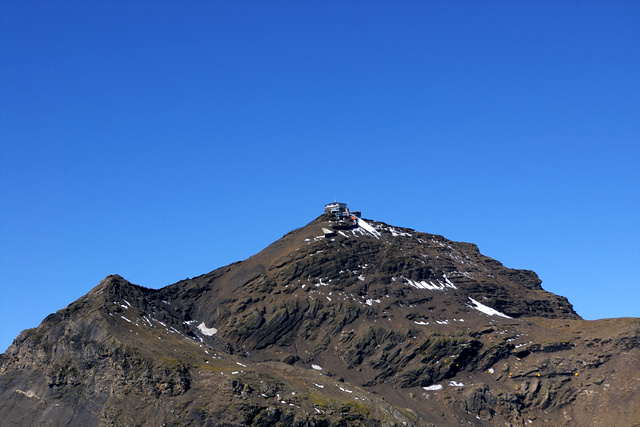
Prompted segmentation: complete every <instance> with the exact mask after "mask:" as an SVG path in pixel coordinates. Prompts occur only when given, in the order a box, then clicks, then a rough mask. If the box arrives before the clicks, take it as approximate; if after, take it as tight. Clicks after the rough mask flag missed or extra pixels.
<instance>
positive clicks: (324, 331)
mask: <svg viewBox="0 0 640 427" xmlns="http://www.w3.org/2000/svg"><path fill="white" fill-rule="evenodd" d="M328 206H329V205H328ZM330 208H331V206H329V207H328V209H327V211H326V212H325V213H324V214H323V215H321V216H319V217H318V218H316V219H315V220H313V221H311V222H310V223H309V224H307V225H306V226H304V227H302V228H299V229H297V230H294V231H292V232H290V233H288V234H286V235H285V236H284V237H282V238H281V239H279V240H278V241H276V242H274V243H273V244H271V245H270V246H268V247H267V248H265V249H264V250H262V251H261V252H260V253H258V254H256V255H254V256H252V257H251V258H249V259H247V260H244V261H241V262H236V263H233V264H231V265H228V266H226V267H223V268H219V269H217V270H215V271H212V272H210V273H207V274H204V275H202V276H198V277H195V278H193V279H187V280H183V281H180V282H178V283H175V284H173V285H170V286H167V287H165V288H162V289H148V288H145V287H141V286H138V285H134V284H132V283H129V282H128V281H127V280H125V279H124V278H122V277H120V276H116V275H113V276H108V277H106V278H105V279H104V280H103V281H102V282H100V284H99V285H98V286H96V287H95V288H93V289H92V290H91V291H90V292H89V293H88V294H86V295H85V296H83V297H82V298H80V299H79V300H77V301H75V302H73V303H72V304H70V305H69V306H68V307H66V308H64V309H62V310H60V311H58V312H56V313H54V314H51V315H50V316H48V317H47V318H46V319H44V321H43V322H42V324H41V325H40V326H38V327H37V328H35V329H29V330H26V331H23V332H22V333H21V334H20V335H19V336H18V337H17V338H16V340H15V341H14V343H13V344H12V345H11V346H10V347H9V349H8V350H7V351H6V352H5V353H4V354H2V355H0V419H1V420H2V425H3V426H49V425H50V426H229V427H231V426H276V425H279V426H298V427H313V426H327V427H329V426H458V425H460V426H461V425H465V426H523V425H526V426H563V425H566V426H612V425H616V426H639V425H640V339H639V337H640V319H637V318H619V319H605V320H598V321H585V320H583V319H581V318H580V316H578V314H576V312H575V311H574V310H573V308H572V306H571V304H570V303H569V302H568V301H567V299H566V298H564V297H561V296H557V295H554V294H552V293H549V292H547V291H545V290H544V289H543V288H542V287H541V281H540V279H539V278H538V277H537V275H536V274H535V273H534V272H532V271H526V270H513V269H509V268H506V267H504V266H503V265H502V264H501V263H500V262H498V261H496V260H493V259H491V258H488V257H486V256H484V255H482V254H481V253H480V251H479V250H478V248H477V246H475V245H474V244H471V243H460V242H454V241H451V240H448V239H446V238H444V237H442V236H438V235H432V234H426V233H421V232H417V231H415V230H412V229H407V228H401V227H394V226H390V225H387V224H385V223H382V222H376V221H372V220H365V219H362V218H359V217H358V216H357V215H353V214H351V213H349V212H348V210H346V205H345V206H344V207H342V206H338V209H337V210H333V211H332V210H331V209H330Z"/></svg>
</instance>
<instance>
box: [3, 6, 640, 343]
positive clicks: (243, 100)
mask: <svg viewBox="0 0 640 427" xmlns="http://www.w3.org/2000/svg"><path fill="white" fill-rule="evenodd" d="M639 22H640V2H637V1H612V2H604V1H593V2H592V1H553V2H552V1H541V2H537V1H409V0H406V1H393V2H392V1H384V2H382V1H318V2H300V1H269V2H259V1H212V2H208V1H137V2H126V1H109V2H94V1H85V2H75V1H74V2H71V1H68V2H67V1H5V0H0V31H1V32H0V143H1V151H0V227H1V228H0V239H1V240H0V292H1V293H0V313H1V314H0V316H1V319H0V324H1V325H2V327H1V328H0V351H3V350H4V349H5V348H6V347H7V346H8V345H9V344H10V343H11V341H12V340H13V339H14V338H15V337H16V336H17V335H18V333H19V332H20V331H21V330H23V329H26V328H31V327H35V326H37V325H38V324H39V323H40V321H41V320H42V319H44V317H46V316H47V315H48V314H49V313H52V312H54V311H56V310H58V309H61V308H63V307H65V306H66V305H68V304H69V303H71V302H72V301H74V300H75V299H77V298H79V297H80V296H82V295H84V294H85V293H87V292H88V291H89V290H90V289H91V288H92V287H93V286H95V285H97V284H98V283H99V282H100V280H101V279H102V278H104V277H105V276H106V275H108V274H120V275H122V276H123V277H125V278H126V279H128V280H130V281H131V282H133V283H136V284H140V285H143V286H147V287H155V288H157V287H162V286H165V285H168V284H171V283H174V282H176V281H178V280H180V279H183V278H186V277H193V276H197V275H200V274H203V273H206V272H208V271H211V270H213V269H215V268H218V267H220V266H223V265H226V264H228V263H230V262H233V261H237V260H242V259H245V258H248V257H249V256H251V255H252V254H254V253H256V252H258V251H259V250H260V249H262V248H263V247H265V246H267V245H268V244H269V243H271V242H272V241H274V240H276V239H278V238H280V237H281V236H282V235H284V234H285V233H287V232H288V231H290V230H292V229H294V228H297V227H300V226H303V225H305V224H306V223H307V222H309V221H311V220H312V219H314V218H315V217H316V216H317V215H319V214H320V213H321V212H322V209H323V205H324V204H325V203H328V202H331V201H334V200H336V199H338V200H339V201H345V202H347V203H349V205H350V206H351V207H352V208H355V209H359V210H362V212H363V217H365V218H370V219H374V220H379V221H384V222H387V223H389V224H392V225H397V226H403V227H409V228H414V229H416V230H419V231H424V232H428V233H434V234H441V235H444V236H445V237H447V238H450V239H452V240H458V241H467V242H473V243H476V244H477V245H478V246H479V248H480V250H481V252H482V253H484V254H485V255H487V256H490V257H493V258H496V259H498V260H499V261H501V262H502V263H504V264H505V265H506V266H507V267H512V268H523V269H530V270H534V271H536V272H537V273H538V275H539V276H540V277H541V279H542V280H543V287H544V288H545V289H547V290H549V291H551V292H554V293H557V294H560V295H564V296H566V297H568V298H569V300H570V301H571V302H572V303H573V304H574V307H575V309H576V310H577V311H578V313H579V314H580V315H582V316H583V317H585V318H587V319H596V318H603V317H621V316H634V317H638V316H640V308H639V307H640V292H638V284H639V280H638V277H640V262H639V261H638V260H639V259H640V249H639V248H640V245H639V244H638V242H639V241H640V225H639V224H640V25H639Z"/></svg>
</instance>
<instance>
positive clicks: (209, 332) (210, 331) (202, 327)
mask: <svg viewBox="0 0 640 427" xmlns="http://www.w3.org/2000/svg"><path fill="white" fill-rule="evenodd" d="M198 329H199V330H200V332H202V333H203V334H205V335H206V336H208V337H210V336H211V335H215V334H217V333H218V330H217V329H216V328H207V326H206V325H205V324H204V322H202V323H200V324H199V325H198Z"/></svg>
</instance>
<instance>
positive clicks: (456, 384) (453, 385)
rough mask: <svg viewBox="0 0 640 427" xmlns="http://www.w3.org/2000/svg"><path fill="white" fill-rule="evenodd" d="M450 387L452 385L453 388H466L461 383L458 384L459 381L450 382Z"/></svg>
mask: <svg viewBox="0 0 640 427" xmlns="http://www.w3.org/2000/svg"><path fill="white" fill-rule="evenodd" d="M449 385H450V386H451V387H464V384H462V383H459V382H457V381H449Z"/></svg>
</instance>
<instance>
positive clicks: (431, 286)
mask: <svg viewBox="0 0 640 427" xmlns="http://www.w3.org/2000/svg"><path fill="white" fill-rule="evenodd" d="M444 279H445V281H444V283H443V282H441V281H440V280H436V283H434V282H432V281H426V280H422V281H417V280H416V281H414V280H411V279H407V278H405V279H404V280H406V281H407V284H408V285H409V286H413V287H414V288H416V289H428V290H430V291H444V290H445V289H446V288H451V289H458V288H457V287H456V285H454V284H453V283H451V281H449V279H447V278H446V277H445V278H444Z"/></svg>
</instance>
